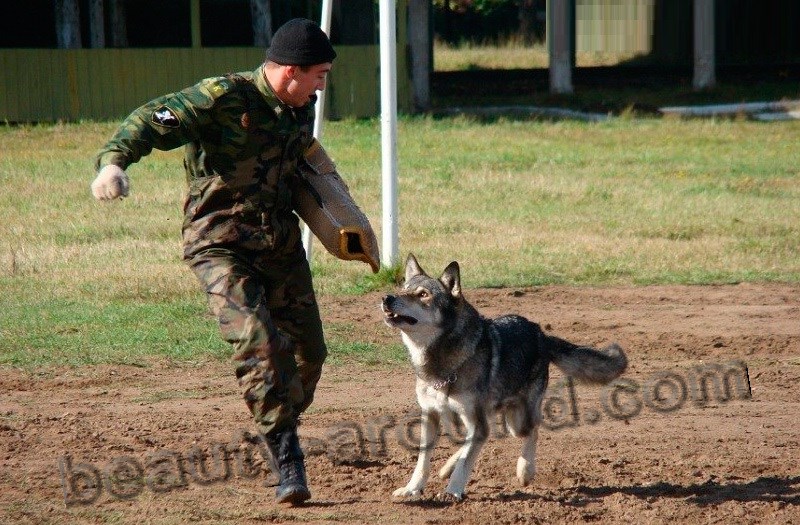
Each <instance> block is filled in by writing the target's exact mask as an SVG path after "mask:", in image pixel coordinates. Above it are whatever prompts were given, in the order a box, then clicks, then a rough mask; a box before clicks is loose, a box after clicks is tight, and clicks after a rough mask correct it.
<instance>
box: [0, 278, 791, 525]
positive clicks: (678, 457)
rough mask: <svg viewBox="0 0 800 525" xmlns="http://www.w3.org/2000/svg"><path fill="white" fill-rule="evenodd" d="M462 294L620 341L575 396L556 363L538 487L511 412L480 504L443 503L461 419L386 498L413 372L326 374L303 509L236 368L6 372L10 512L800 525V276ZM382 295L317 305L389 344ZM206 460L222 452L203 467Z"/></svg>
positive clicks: (473, 498) (401, 473)
mask: <svg viewBox="0 0 800 525" xmlns="http://www.w3.org/2000/svg"><path fill="white" fill-rule="evenodd" d="M466 295H467V298H468V299H469V300H470V301H471V302H473V304H475V305H476V306H477V307H478V308H479V309H480V310H481V311H482V313H484V314H485V315H487V316H495V315H499V314H501V313H509V312H514V313H519V314H522V315H525V316H527V317H529V318H531V319H534V320H536V321H538V322H540V323H541V324H542V326H544V327H546V328H547V329H548V330H549V331H551V332H552V333H554V334H557V335H560V336H562V337H565V338H568V339H570V340H573V341H576V342H580V343H586V344H594V345H603V344H607V343H609V342H611V341H617V342H619V343H620V344H621V345H622V346H623V347H624V348H625V349H626V351H627V352H628V355H629V358H630V367H629V370H628V372H626V374H625V375H624V376H623V378H624V382H623V383H619V384H617V386H614V387H607V388H605V389H603V388H598V387H587V386H583V385H575V386H574V387H573V388H570V387H569V384H568V383H567V382H566V380H565V379H564V378H563V377H561V376H559V375H558V374H557V373H554V374H553V377H552V378H551V390H550V397H548V401H546V407H547V408H548V416H547V418H546V427H547V428H543V429H542V431H541V432H540V437H539V448H538V456H537V457H538V473H537V476H536V478H535V480H534V482H533V484H532V485H531V486H528V487H521V486H519V485H518V483H517V480H516V478H515V476H514V471H515V462H516V455H517V453H518V452H519V445H518V443H517V440H516V439H515V438H512V437H510V436H505V435H503V433H502V431H501V427H499V426H498V427H496V429H495V431H494V435H493V438H492V439H491V440H490V441H489V443H488V444H487V445H486V446H485V447H484V450H483V454H482V456H481V458H480V459H479V460H478V464H477V466H476V468H475V471H474V473H473V476H472V479H471V481H470V483H469V484H468V486H467V490H468V495H467V499H466V500H465V501H464V502H461V503H443V502H439V501H437V500H436V499H435V498H434V496H435V495H436V494H437V493H438V492H439V491H442V490H443V489H444V487H445V482H444V481H443V480H440V479H439V478H438V477H437V476H435V472H436V471H437V470H438V468H440V467H441V465H442V464H443V462H444V460H445V459H446V457H447V455H448V454H451V453H452V452H454V451H455V450H456V447H457V444H456V442H457V439H458V432H457V431H456V430H454V429H452V428H451V433H450V435H445V436H443V437H442V439H441V440H440V444H439V448H437V452H436V454H435V456H434V461H435V463H434V475H433V476H432V477H431V480H430V482H429V485H428V488H427V489H426V492H425V494H424V497H423V499H421V500H418V501H409V502H396V501H393V500H392V498H391V493H392V491H393V490H394V489H395V488H397V487H400V486H402V485H405V483H406V482H407V481H408V478H409V476H410V474H411V471H412V469H413V466H414V462H415V459H416V453H415V452H414V451H413V450H412V447H411V443H412V442H413V436H414V430H415V428H416V426H415V425H414V421H415V414H416V410H415V407H416V405H415V400H414V394H413V383H414V376H413V373H412V372H411V369H410V367H409V366H397V365H394V366H388V365H376V366H367V365H361V364H352V365H349V366H344V365H338V366H335V367H334V366H329V367H327V368H326V370H325V372H324V375H323V378H322V381H321V382H320V385H319V389H318V393H317V398H316V400H315V402H314V404H313V405H312V408H311V409H310V410H309V411H308V413H307V414H306V415H305V416H304V418H303V421H302V425H301V437H302V440H303V442H304V446H305V448H306V452H307V455H308V458H307V468H308V474H309V477H310V485H311V489H312V493H313V498H312V500H311V501H310V502H309V503H308V504H306V505H305V506H302V507H297V508H292V507H285V506H278V505H276V504H275V503H273V491H274V489H273V488H271V487H268V486H265V484H268V483H269V479H270V476H269V475H268V474H269V470H268V468H267V467H266V464H265V463H264V462H263V461H262V460H261V458H260V455H259V454H258V444H257V443H252V442H251V441H252V439H248V436H249V435H250V433H251V432H252V425H251V423H250V420H249V417H248V414H247V413H246V408H245V406H244V403H243V401H241V399H240V398H239V394H238V391H237V387H236V384H235V381H234V379H233V376H232V369H231V367H230V366H229V365H228V364H226V363H217V362H212V363H203V364H198V365H190V364H185V363H184V364H175V363H168V362H162V361H159V362H152V363H150V364H149V365H148V366H147V367H136V366H123V365H120V366H103V367H85V368H77V369H69V368H64V369H54V370H48V371H47V372H45V373H42V374H30V373H25V372H22V371H18V370H13V369H3V370H2V371H1V372H0V374H2V375H0V522H2V523H59V524H61V523H136V524H144V523H164V524H167V523H263V522H267V523H284V522H295V523H297V522H301V523H341V522H344V523H373V522H381V523H458V524H464V523H557V522H558V523H560V522H585V521H596V522H602V523H613V522H617V523H621V522H625V523H629V522H641V523H671V522H674V523H798V522H800V396H798V389H797V386H796V385H797V383H798V379H800V286H796V285H777V284H776V285H752V284H742V285H731V286H714V287H672V286H654V287H610V288H569V287H541V288H529V289H490V290H467V291H466ZM379 299H380V297H379V295H377V294H373V295H368V296H365V297H357V298H354V297H327V298H323V299H322V310H323V317H324V319H325V320H326V321H331V322H334V321H335V322H351V323H354V324H356V325H357V326H359V327H362V328H363V334H364V335H363V337H364V340H365V341H369V342H372V343H378V344H380V343H389V342H396V341H397V337H398V335H397V334H396V333H394V332H392V330H390V329H389V328H388V327H385V326H384V325H383V323H382V320H381V316H380V311H379V308H378V302H379ZM713 373H716V374H717V375H716V376H713ZM704 374H705V375H704ZM709 374H711V375H709ZM715 377H716V380H717V383H715V382H714V378H715ZM722 379H726V380H727V381H723V380H722ZM715 385H716V388H715ZM726 385H727V388H725V387H726ZM701 387H705V388H701ZM704 395H705V397H703V396H704ZM225 451H227V452H225ZM212 452H216V453H217V454H216V457H217V458H218V459H220V461H218V462H216V463H214V462H212V461H211V460H212V459H213V458H214V456H212V457H211V458H210V459H208V458H206V459H208V461H207V462H205V463H204V462H203V458H204V457H205V456H206V455H208V454H209V453H212ZM250 452H253V454H252V455H250V454H249V453H250ZM250 457H252V458H254V459H253V461H248V458H250ZM203 466H206V467H207V468H206V469H205V470H204V469H203ZM137 473H138V475H137ZM226 474H227V476H226ZM142 476H143V477H144V479H145V481H146V483H142V482H141V479H142Z"/></svg>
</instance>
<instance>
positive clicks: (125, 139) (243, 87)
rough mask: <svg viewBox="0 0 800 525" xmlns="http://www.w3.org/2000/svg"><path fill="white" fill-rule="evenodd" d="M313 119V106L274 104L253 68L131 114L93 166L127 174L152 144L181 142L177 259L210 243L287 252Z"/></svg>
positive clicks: (296, 233) (292, 243) (294, 232)
mask: <svg viewBox="0 0 800 525" xmlns="http://www.w3.org/2000/svg"><path fill="white" fill-rule="evenodd" d="M313 121H314V107H313V104H309V105H307V106H305V107H302V108H291V107H289V106H286V105H284V104H282V103H281V102H280V101H279V100H278V98H277V97H276V95H275V93H274V92H273V91H272V88H271V87H270V86H269V84H268V83H267V80H266V78H265V77H264V74H263V72H262V69H261V67H259V68H258V69H256V70H255V71H253V72H247V73H237V74H231V75H227V76H224V77H217V78H209V79H205V80H202V81H200V82H199V83H198V84H196V85H194V86H192V87H190V88H187V89H184V90H183V91H179V92H176V93H172V94H169V95H165V96H163V97H160V98H157V99H155V100H152V101H151V102H148V103H147V104H145V105H143V106H142V107H140V108H138V109H136V110H135V111H134V112H133V113H131V114H130V115H129V116H128V118H127V119H126V120H125V121H124V122H123V123H122V125H121V126H120V128H119V130H118V131H117V132H116V133H115V135H114V136H113V137H112V138H111V140H110V141H109V142H108V143H107V144H106V145H105V146H104V147H103V148H102V149H101V150H100V152H99V153H98V154H97V158H96V161H95V168H96V169H98V170H99V169H100V168H102V167H103V166H105V165H107V164H116V165H117V166H119V167H120V168H122V169H126V168H127V167H128V166H129V165H130V164H132V163H134V162H137V161H138V160H139V159H140V158H142V157H143V156H145V155H147V154H149V153H150V152H151V151H152V149H153V148H156V149H159V150H169V149H173V148H177V147H178V146H184V145H185V146H186V148H185V150H186V157H185V160H184V167H185V168H186V177H187V182H188V186H189V192H188V196H187V198H186V202H185V204H184V222H183V241H184V257H185V258H191V257H192V256H193V255H195V254H197V253H198V252H200V251H201V250H204V249H206V248H216V247H222V248H229V249H245V250H252V251H259V252H263V251H265V250H266V251H269V252H274V253H275V254H276V255H281V254H286V253H290V252H291V251H293V250H296V249H297V246H298V243H299V240H300V230H299V226H298V219H297V216H296V215H294V214H293V213H292V210H291V185H292V183H293V180H292V179H293V178H294V177H295V176H296V171H297V167H298V163H299V162H300V161H301V160H302V158H303V153H304V152H305V150H306V149H307V148H308V146H309V145H310V143H311V140H312V134H311V132H312V127H313Z"/></svg>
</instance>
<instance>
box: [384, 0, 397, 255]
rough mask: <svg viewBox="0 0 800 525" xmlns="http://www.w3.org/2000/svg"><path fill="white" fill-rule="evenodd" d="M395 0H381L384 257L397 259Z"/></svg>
mask: <svg viewBox="0 0 800 525" xmlns="http://www.w3.org/2000/svg"><path fill="white" fill-rule="evenodd" d="M395 7H396V0H380V17H379V21H380V57H381V161H382V162H381V173H382V177H381V179H382V201H383V250H382V252H383V253H382V254H381V260H382V261H383V264H384V266H388V267H391V266H393V265H394V263H395V262H396V261H397V244H398V228H397V53H396V48H397V28H396V20H395V18H396V9H395Z"/></svg>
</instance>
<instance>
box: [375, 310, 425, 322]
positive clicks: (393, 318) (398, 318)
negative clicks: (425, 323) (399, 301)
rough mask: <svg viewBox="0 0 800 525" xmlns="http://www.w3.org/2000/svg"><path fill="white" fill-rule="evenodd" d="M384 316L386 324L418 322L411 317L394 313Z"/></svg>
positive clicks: (385, 313) (386, 313) (387, 313)
mask: <svg viewBox="0 0 800 525" xmlns="http://www.w3.org/2000/svg"><path fill="white" fill-rule="evenodd" d="M383 315H384V317H385V318H386V322H388V323H391V324H402V323H405V324H417V320H416V319H415V318H413V317H411V316H410V315H400V314H396V313H394V312H384V313H383Z"/></svg>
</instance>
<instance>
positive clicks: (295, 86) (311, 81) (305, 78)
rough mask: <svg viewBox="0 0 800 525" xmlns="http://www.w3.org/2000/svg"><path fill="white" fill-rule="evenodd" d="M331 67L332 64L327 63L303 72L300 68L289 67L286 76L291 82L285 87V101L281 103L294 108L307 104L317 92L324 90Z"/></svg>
mask: <svg viewBox="0 0 800 525" xmlns="http://www.w3.org/2000/svg"><path fill="white" fill-rule="evenodd" d="M331 66H332V64H331V63H330V62H327V63H325V64H317V65H314V66H309V67H307V68H305V71H304V70H303V69H302V68H300V66H289V68H288V70H287V74H288V75H289V77H290V78H291V81H290V82H289V85H288V86H287V87H286V92H287V97H286V99H287V100H284V101H283V102H284V103H286V104H288V105H290V106H292V107H295V108H299V107H301V106H305V105H306V104H308V103H309V101H310V99H311V96H312V95H314V93H316V92H317V90H319V91H322V90H324V89H325V81H326V79H327V77H328V72H330V70H331Z"/></svg>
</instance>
